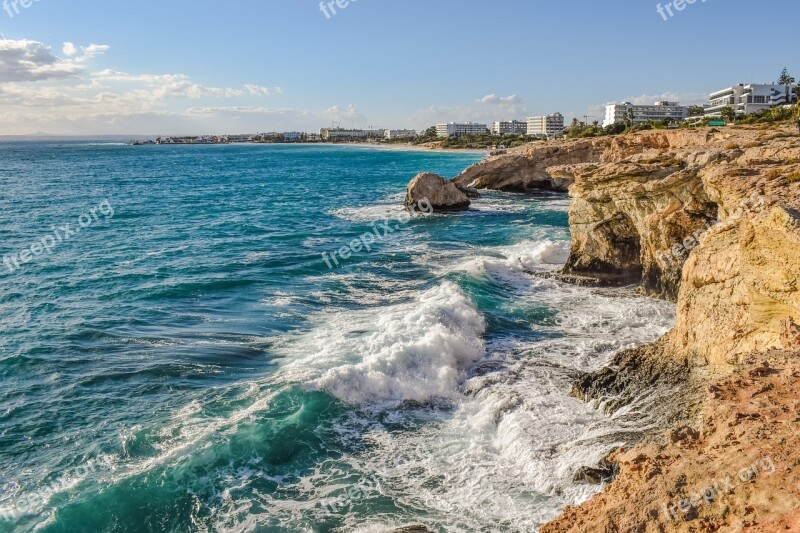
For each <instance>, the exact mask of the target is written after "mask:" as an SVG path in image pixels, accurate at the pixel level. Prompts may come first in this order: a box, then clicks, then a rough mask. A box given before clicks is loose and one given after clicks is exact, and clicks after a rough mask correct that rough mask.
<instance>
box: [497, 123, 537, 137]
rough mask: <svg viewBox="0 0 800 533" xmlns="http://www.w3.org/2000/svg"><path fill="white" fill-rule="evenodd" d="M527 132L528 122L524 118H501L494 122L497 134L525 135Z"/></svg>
mask: <svg viewBox="0 0 800 533" xmlns="http://www.w3.org/2000/svg"><path fill="white" fill-rule="evenodd" d="M527 132H528V123H527V122H524V121H522V120H501V121H495V122H494V123H493V124H492V133H494V134H495V135H525V134H526V133H527Z"/></svg>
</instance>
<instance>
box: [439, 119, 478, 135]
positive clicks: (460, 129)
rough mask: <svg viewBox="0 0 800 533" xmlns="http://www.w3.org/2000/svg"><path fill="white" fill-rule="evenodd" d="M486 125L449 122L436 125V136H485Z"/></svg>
mask: <svg viewBox="0 0 800 533" xmlns="http://www.w3.org/2000/svg"><path fill="white" fill-rule="evenodd" d="M487 129H488V128H487V127H486V124H475V123H473V122H448V123H447V124H437V125H436V135H437V136H438V137H459V136H461V135H483V134H484V133H486V130H487Z"/></svg>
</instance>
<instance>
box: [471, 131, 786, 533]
mask: <svg viewBox="0 0 800 533" xmlns="http://www.w3.org/2000/svg"><path fill="white" fill-rule="evenodd" d="M798 140H799V138H798V136H797V135H796V134H795V133H793V132H792V131H790V130H789V129H788V128H783V129H781V128H771V129H770V128H768V127H763V128H761V127H749V128H730V129H727V128H726V129H720V130H717V129H699V130H677V131H649V132H643V133H639V134H634V135H626V136H618V137H602V138H598V139H590V140H579V141H560V142H557V143H547V144H537V145H531V146H530V147H526V148H523V149H518V150H515V151H512V153H509V154H508V155H505V156H500V157H496V158H490V159H488V160H486V161H484V162H482V163H480V164H478V165H475V166H473V167H471V168H470V169H467V170H466V171H465V172H464V173H462V174H461V175H460V176H458V177H457V178H456V179H455V181H456V182H457V183H459V184H462V185H469V186H473V187H478V188H493V189H499V190H506V191H521V192H525V191H529V190H531V189H536V188H546V189H553V190H564V189H568V190H569V193H570V196H571V197H572V203H571V207H570V212H569V220H570V228H571V233H572V250H571V254H570V257H569V260H568V262H567V264H566V265H565V267H564V270H563V274H564V278H565V279H579V278H590V279H592V280H593V281H595V282H596V283H597V284H608V285H634V286H637V287H638V290H640V291H642V292H643V293H645V294H648V295H651V296H654V297H659V298H665V299H669V300H673V301H675V302H676V305H677V311H678V312H677V317H678V318H677V323H676V325H675V328H674V329H673V330H672V331H671V332H670V333H668V334H667V335H666V336H665V337H664V338H662V339H660V340H659V341H658V342H657V343H655V344H654V345H651V346H645V347H642V348H638V349H635V350H628V351H625V352H622V353H620V354H618V355H617V356H616V358H615V360H614V361H613V362H612V364H611V366H610V367H609V368H606V369H603V370H601V371H599V372H597V373H595V374H592V375H587V376H585V377H584V378H583V379H582V380H580V381H579V382H578V383H576V384H575V389H574V391H573V392H574V395H575V396H576V397H578V398H581V399H584V400H593V399H595V400H602V401H603V402H602V405H604V406H605V407H606V408H608V409H615V408H617V407H618V406H620V405H622V404H624V403H626V402H628V401H630V400H631V399H632V398H634V397H635V396H636V395H637V394H639V393H641V391H642V390H643V389H645V388H648V387H652V386H659V385H663V384H664V383H668V384H672V385H677V386H681V387H683V388H684V389H685V393H684V394H683V395H682V396H683V398H682V402H678V404H676V405H672V406H667V408H671V409H673V410H675V411H676V412H678V411H680V414H681V415H682V418H683V419H691V417H692V416H693V415H694V414H696V413H700V412H702V409H703V406H706V409H708V405H709V403H708V402H709V401H712V400H713V399H714V398H713V397H712V398H711V399H709V398H708V397H706V396H705V393H706V391H707V386H708V383H709V382H712V381H713V380H719V379H725V378H726V376H733V377H731V378H730V379H733V383H737V379H738V380H739V382H738V383H740V384H741V383H743V381H742V380H744V379H749V378H748V376H747V375H745V374H742V373H743V372H749V371H750V370H747V369H746V368H745V367H744V366H743V361H745V360H747V359H748V358H752V357H753V356H754V354H763V353H768V352H771V351H773V350H782V351H781V352H780V353H783V354H790V355H789V356H788V357H789V358H790V360H792V361H793V359H792V356H791V354H795V355H797V354H798V350H800V142H798ZM794 364H795V363H794V362H793V365H794ZM792 368H794V366H793V367H792ZM781 375H782V376H783V381H782V382H781V383H780V386H781V387H782V388H783V389H782V390H784V391H785V394H789V395H790V396H789V397H790V400H791V401H790V402H789V404H790V405H789V406H787V408H788V409H792V410H794V415H793V416H792V417H790V418H792V420H793V422H791V423H792V424H796V423H797V420H794V418H797V416H798V415H800V412H797V410H798V405H800V383H798V381H797V380H796V379H795V378H796V377H798V376H800V373H798V372H795V370H792V372H791V373H790V374H789V375H788V376H787V375H786V374H785V373H782V374H781ZM737 376H738V377H737ZM726 383H728V382H726ZM715 386H716V385H715ZM759 386H760V385H759ZM763 386H764V387H767V389H769V387H777V386H778V384H777V383H766V384H763ZM767 389H765V390H767ZM759 390H760V389H759ZM751 392H752V394H753V395H752V397H751V400H752V398H755V397H758V395H759V394H763V393H764V391H762V392H758V391H755V390H754V391H751ZM756 392H758V394H756ZM740 400H741V398H740ZM742 401H744V400H742ZM752 401H756V400H752ZM712 411H713V409H712ZM706 412H708V411H706ZM732 416H733V415H732ZM737 416H738V415H737ZM743 416H745V415H743ZM746 416H749V415H746ZM759 416H763V415H759ZM678 418H680V417H678ZM704 420H705V423H706V424H708V418H706V419H704ZM798 420H800V418H798ZM720 423H722V421H720ZM725 423H727V422H725ZM787 423H788V422H787ZM693 425H694V426H695V427H694V428H689V430H690V431H691V432H696V433H697V435H699V437H698V439H695V440H698V444H697V446H695V447H694V448H691V451H684V452H682V453H684V454H685V455H686V456H687V457H689V458H692V457H693V458H694V459H696V462H692V460H686V458H684V460H671V459H670V460H665V459H664V458H663V457H659V456H658V452H653V450H649V451H648V450H645V451H641V450H637V451H634V452H630V453H628V454H627V455H623V454H620V455H618V460H619V461H620V462H621V465H622V474H621V476H620V478H619V480H618V481H617V482H615V483H613V484H612V485H611V486H610V487H609V489H608V490H606V492H605V493H604V494H602V495H600V496H598V497H596V498H595V499H593V500H591V501H590V502H588V503H587V504H585V505H584V506H582V507H581V508H578V509H575V508H573V509H570V510H568V511H567V512H566V513H565V515H564V516H563V517H562V518H561V519H560V521H559V522H558V523H557V524H558V525H557V527H555V528H553V527H551V528H550V529H548V528H545V531H665V530H672V529H671V527H672V526H671V525H670V524H667V525H665V523H663V522H659V520H658V519H657V515H658V513H659V512H660V509H657V508H656V507H653V508H652V509H651V508H647V513H650V515H652V516H650V515H648V514H647V513H644V512H643V509H642V508H640V506H638V505H637V506H632V505H630V504H631V501H632V499H633V498H634V496H635V495H637V494H638V493H637V491H639V490H646V489H647V487H648V483H649V484H656V483H660V484H661V486H663V485H664V484H665V482H664V480H665V479H673V477H674V479H675V480H677V481H675V482H676V483H677V485H676V486H678V488H680V485H681V483H684V482H685V479H690V478H692V477H693V476H694V477H697V473H698V472H701V471H702V470H698V468H699V467H698V466H697V464H698V463H703V455H704V454H708V453H709V451H710V449H715V448H714V446H717V444H715V443H718V442H719V441H723V440H724V439H726V438H728V439H731V438H733V439H740V440H737V445H738V447H737V449H745V450H747V449H748V447H750V446H753V447H755V446H756V445H757V444H759V443H758V442H755V441H752V440H748V439H755V438H757V436H758V435H759V434H760V433H759V432H758V431H755V430H753V431H752V432H750V433H747V435H746V436H743V437H741V438H740V437H739V435H738V433H737V432H736V431H735V430H733V431H729V430H725V431H723V430H722V429H720V428H719V426H718V425H714V426H713V427H711V426H708V425H704V424H703V423H702V422H701V423H699V424H698V423H697V420H696V419H694V420H693ZM760 427H761V426H759V428H760ZM689 430H687V431H689ZM714 431H719V435H717V436H714V434H712V433H713V432H714ZM763 431H765V430H763ZM793 431H794V430H793ZM692 434H694V433H692ZM705 437H708V438H705ZM712 437H713V438H712ZM704 438H705V440H704ZM742 439H743V440H742ZM776 442H777V443H771V445H772V444H775V446H778V447H779V448H780V449H778V448H773V449H774V450H775V453H776V454H778V453H784V455H785V457H786V458H787V459H786V461H788V462H789V463H790V464H788V465H784V466H788V467H790V468H791V469H794V468H795V465H796V464H800V457H798V456H797V452H796V451H793V450H791V449H788V448H786V446H788V444H787V442H788V441H786V440H785V439H784V441H776ZM704 446H706V448H704ZM651 452H652V453H651ZM715 453H716V454H717V455H718V456H719V457H721V459H720V460H721V461H723V462H724V461H728V462H729V463H730V464H731V465H733V464H734V463H735V461H736V460H742V457H733V456H732V455H731V454H732V453H733V452H732V451H731V450H727V451H719V450H716V449H715ZM648 454H649V455H648ZM692 454H694V455H692ZM639 455H643V456H644V457H645V459H641V460H640V459H639ZM725 464H727V463H725ZM707 466H708V465H706V468H707ZM693 468H694V469H695V470H692V469H693ZM667 470H669V474H667V473H666V471H667ZM792 472H793V470H792ZM703 475H704V474H703ZM659 476H660V478H659ZM669 476H672V477H669ZM654 480H655V481H654ZM681 480H684V481H681ZM698 482H699V481H698ZM765 486H767V485H765ZM750 492H752V491H747V493H748V494H750ZM756 492H758V491H757V490H756ZM680 493H681V491H680V490H678V489H675V490H672V492H670V493H669V497H670V498H673V497H675V495H676V494H678V495H679V494H680ZM659 495H660V496H663V495H664V494H660V493H659ZM749 497H757V498H762V499H763V498H764V497H765V496H764V494H762V493H759V494H758V495H757V496H752V495H750V496H749ZM787 497H788V495H787ZM759 501H760V500H759ZM598 502H600V503H598ZM650 503H653V504H654V505H655V503H656V499H655V498H654V499H653V501H652V502H650ZM740 503H741V502H740ZM777 508H778V507H775V509H777ZM750 509H752V510H750ZM740 511H741V513H740V514H741V516H740V517H739V518H737V519H736V520H734V518H733V517H734V514H735V513H729V516H727V517H726V515H725V514H724V513H722V514H721V515H719V516H714V517H711V518H709V517H707V518H708V520H706V522H703V523H702V524H701V523H700V519H699V518H698V517H702V513H683V514H681V517H680V521H681V522H685V521H689V522H691V521H692V520H696V522H694V523H692V524H690V527H689V529H687V530H693V531H716V530H726V529H725V528H727V527H730V528H734V527H745V526H746V527H755V524H757V523H759V522H758V518H757V515H758V514H759V513H762V514H763V510H762V509H760V508H758V507H757V506H754V505H744V504H743V506H742V508H741V509H740ZM637 513H639V514H637ZM754 513H755V514H754ZM750 515H753V516H751V517H750V518H747V517H748V516H750ZM648 516H649V518H648ZM773 518H775V517H773ZM737 520H738V522H737ZM775 520H779V519H778V518H775ZM780 520H783V518H781V519H780ZM787 520H788V521H787ZM791 520H795V521H794V522H792V521H791ZM637 521H638V522H637ZM784 522H785V523H786V524H790V525H791V524H794V525H796V516H795V518H793V519H789V518H786V520H784ZM784 522H780V523H784ZM775 523H778V522H775ZM654 524H656V525H657V526H658V527H656V525H654ZM743 524H745V526H743ZM748 524H749V525H748ZM634 525H635V527H633V526H634ZM787 527H789V526H787ZM791 527H794V526H791ZM587 528H588V529H587ZM680 530H682V529H680ZM730 530H734V529H730ZM735 530H736V531H739V530H740V529H735ZM754 530H759V529H754ZM761 530H763V531H767V530H769V529H761Z"/></svg>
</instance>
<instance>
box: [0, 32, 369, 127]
mask: <svg viewBox="0 0 800 533" xmlns="http://www.w3.org/2000/svg"><path fill="white" fill-rule="evenodd" d="M109 49H110V47H109V46H108V45H104V44H94V43H93V44H89V45H86V46H81V45H79V44H76V43H74V42H71V41H65V42H64V43H63V44H62V48H61V50H60V51H59V52H55V53H54V52H53V51H52V50H51V48H50V47H48V46H46V45H45V44H43V43H41V42H39V41H34V40H27V39H22V40H13V39H4V38H0V134H24V133H29V132H31V131H48V132H50V133H54V134H59V135H65V134H76V133H82V134H158V133H167V134H176V133H182V134H190V133H204V132H210V133H215V131H212V130H215V129H216V128H217V127H218V126H219V125H220V124H224V123H226V122H229V123H232V124H235V125H236V128H235V129H237V130H239V129H240V128H241V131H242V132H247V131H263V130H264V129H266V128H270V127H274V128H278V127H287V128H293V125H292V121H304V120H305V121H307V123H308V125H309V126H311V122H312V121H313V123H314V125H313V126H311V128H312V129H314V128H317V127H319V124H320V123H325V122H326V121H327V120H328V119H329V118H330V117H331V116H341V117H342V118H347V117H350V118H356V117H357V115H358V114H357V112H356V111H355V109H354V108H352V106H350V107H349V108H345V109H339V108H331V110H326V111H323V112H318V113H309V112H306V111H298V110H292V109H280V108H267V107H247V106H246V105H238V104H242V103H246V102H241V101H237V100H238V99H242V98H246V99H248V100H251V99H252V97H266V96H273V95H278V94H281V93H282V91H281V89H280V87H265V86H261V85H256V84H245V85H243V86H241V87H213V86H206V85H203V84H201V83H197V82H196V81H195V80H193V79H191V78H190V77H189V76H188V75H186V74H170V73H167V74H150V73H128V72H124V71H122V70H118V69H111V68H109V69H104V70H95V71H91V70H89V69H88V66H89V65H91V63H92V61H93V60H94V59H95V58H97V57H98V56H100V55H101V54H104V53H106V52H107V51H108V50H109ZM56 53H58V54H59V55H60V56H61V57H58V56H57V55H56ZM219 99H225V100H230V101H231V104H232V105H229V106H221V107H209V106H204V104H206V102H204V100H219ZM190 101H194V102H196V103H197V105H194V106H192V107H189V106H187V105H186V102H190ZM187 107H188V109H187ZM225 129H227V128H225Z"/></svg>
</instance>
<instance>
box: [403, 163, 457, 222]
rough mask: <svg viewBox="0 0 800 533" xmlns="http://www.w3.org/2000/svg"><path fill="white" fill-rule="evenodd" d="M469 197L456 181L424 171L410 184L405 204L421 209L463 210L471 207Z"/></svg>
mask: <svg viewBox="0 0 800 533" xmlns="http://www.w3.org/2000/svg"><path fill="white" fill-rule="evenodd" d="M470 204H471V202H470V199H469V197H468V196H467V195H466V194H465V193H464V192H462V191H461V190H459V188H458V187H456V185H455V183H453V182H452V181H450V180H448V179H445V178H443V177H441V176H439V175H438V174H433V173H430V172H423V173H421V174H418V175H417V176H416V177H415V178H414V179H413V180H411V183H409V184H408V191H407V192H406V199H405V206H406V207H408V208H414V209H417V210H419V211H423V212H424V211H430V209H431V208H432V209H433V210H434V211H463V210H466V209H469V206H470Z"/></svg>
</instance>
